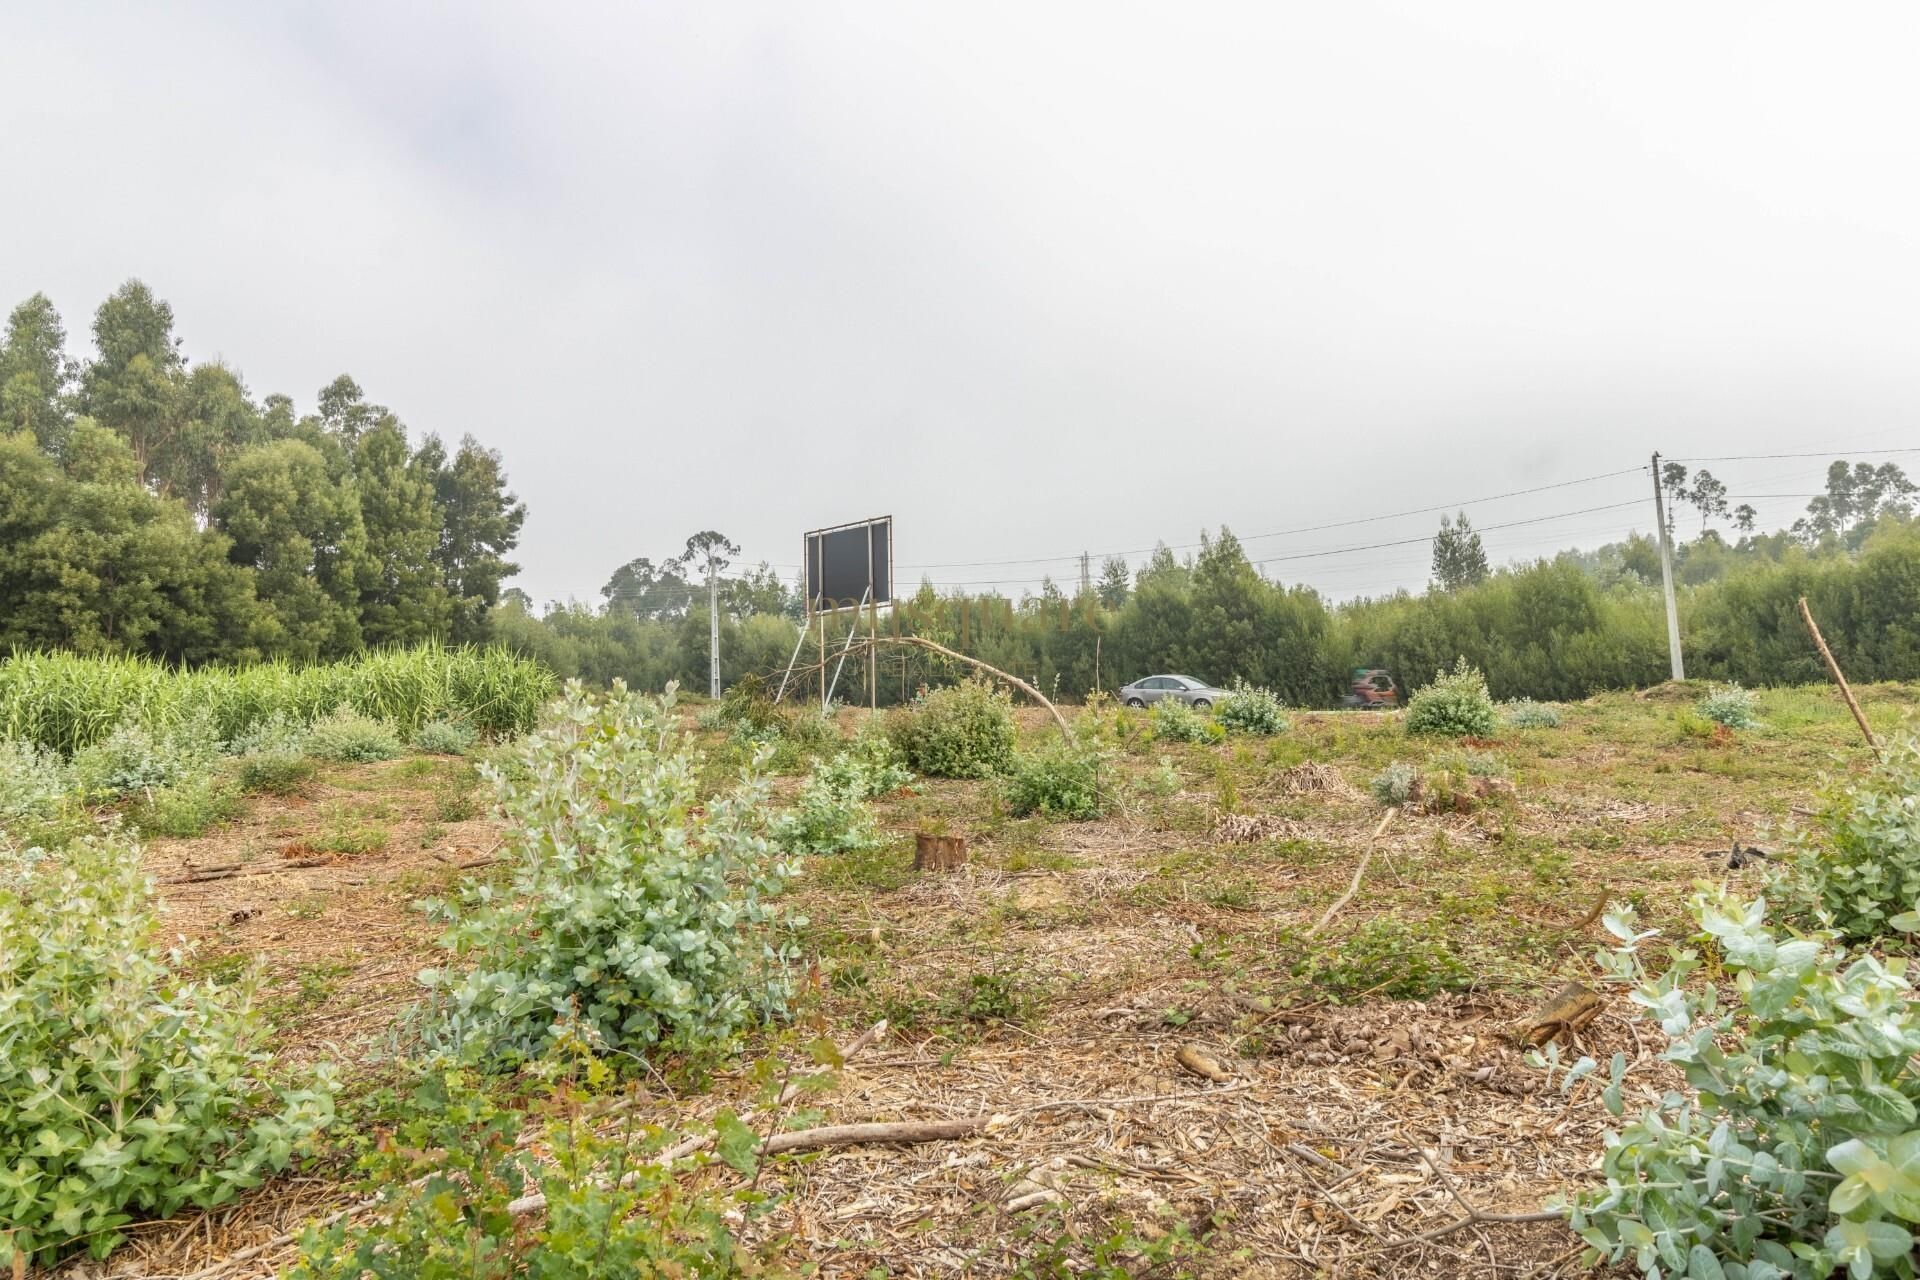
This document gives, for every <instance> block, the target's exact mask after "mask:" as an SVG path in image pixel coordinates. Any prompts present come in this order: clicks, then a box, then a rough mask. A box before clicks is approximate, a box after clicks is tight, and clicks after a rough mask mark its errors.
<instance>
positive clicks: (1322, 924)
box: [1307, 807, 1400, 938]
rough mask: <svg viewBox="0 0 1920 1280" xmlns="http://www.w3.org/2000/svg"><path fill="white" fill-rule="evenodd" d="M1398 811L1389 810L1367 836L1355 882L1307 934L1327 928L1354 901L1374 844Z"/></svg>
mask: <svg viewBox="0 0 1920 1280" xmlns="http://www.w3.org/2000/svg"><path fill="white" fill-rule="evenodd" d="M1398 812H1400V810H1399V809H1398V808H1397V807H1396V808H1392V809H1389V810H1387V816H1386V817H1384V818H1382V819H1380V825H1379V826H1377V827H1375V828H1374V829H1373V834H1372V835H1370V836H1368V837H1367V851H1366V852H1365V853H1364V854H1362V855H1361V856H1360V865H1359V866H1357V867H1355V868H1354V869H1353V883H1352V884H1350V885H1348V886H1347V891H1346V892H1345V893H1343V894H1341V895H1340V897H1339V899H1338V900H1337V901H1336V902H1335V903H1334V904H1333V905H1332V906H1330V907H1328V908H1327V910H1326V914H1324V915H1322V916H1321V917H1320V919H1319V922H1318V923H1316V924H1315V925H1314V926H1313V928H1311V929H1309V930H1307V936H1308V937H1309V938H1311V937H1313V935H1315V934H1316V933H1319V932H1320V931H1321V930H1322V929H1324V928H1326V927H1327V923H1328V922H1329V921H1330V920H1332V919H1333V918H1334V917H1335V916H1337V915H1339V914H1340V908H1342V907H1344V906H1346V905H1347V904H1348V903H1349V902H1352V901H1353V895H1354V894H1356V893H1358V892H1360V881H1361V880H1362V879H1364V878H1365V877H1366V874H1367V864H1368V863H1369V862H1372V861H1373V848H1374V845H1376V844H1378V843H1379V841H1380V837H1381V836H1383V835H1385V834H1386V830H1387V828H1388V826H1390V825H1392V823H1393V815H1394V814H1396V813H1398Z"/></svg>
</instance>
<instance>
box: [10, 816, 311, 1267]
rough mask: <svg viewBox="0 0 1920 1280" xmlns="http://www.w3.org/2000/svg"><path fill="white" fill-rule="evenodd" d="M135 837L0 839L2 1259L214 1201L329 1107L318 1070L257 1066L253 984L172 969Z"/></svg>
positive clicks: (44, 1254)
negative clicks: (0, 844) (294, 1074)
mask: <svg viewBox="0 0 1920 1280" xmlns="http://www.w3.org/2000/svg"><path fill="white" fill-rule="evenodd" d="M147 893H148V887H147V881H146V879H145V877H144V876H143V875H142V874H141V870H140V855H139V850H138V849H137V848H135V847H134V845H133V844H132V843H131V842H129V841H128V840H127V839H126V838H125V837H124V836H123V835H120V834H118V833H117V832H112V831H108V832H104V833H101V834H98V835H95V836H89V837H87V838H85V839H80V840H76V841H74V842H73V843H71V844H70V845H69V846H68V847H67V848H66V849H65V850H63V851H62V852H61V853H60V854H58V855H49V854H46V853H44V852H42V851H41V850H38V849H32V850H27V851H25V852H24V853H22V852H19V851H16V850H12V849H0V937H5V938H6V940H7V941H6V945H5V946H4V947H0V1046H3V1047H4V1052H0V1206H3V1207H4V1209H3V1214H4V1217H5V1219H6V1221H7V1225H8V1227H9V1228H11V1234H5V1233H0V1262H4V1261H8V1260H10V1254H11V1250H12V1249H15V1248H17V1249H19V1250H21V1251H22V1252H24V1253H26V1254H29V1255H34V1254H38V1255H40V1256H41V1258H42V1259H43V1260H44V1259H46V1258H50V1257H51V1256H53V1255H54V1254H56V1253H58V1252H60V1251H61V1250H62V1249H64V1248H65V1247H67V1246H68V1244H69V1243H70V1242H73V1243H77V1242H79V1241H82V1240H84V1241H86V1243H87V1245H88V1246H89V1247H90V1249H91V1250H92V1252H93V1253H94V1254H95V1256H97V1257H104V1256H105V1255H106V1254H107V1252H108V1251H109V1250H110V1249H111V1248H112V1247H113V1246H114V1245H115V1244H116V1243H118V1241H119V1240H120V1232H119V1228H120V1227H121V1226H123V1225H125V1224H126V1223H127V1222H129V1221H132V1220H133V1219H136V1218H141V1217H167V1216H169V1215H171V1214H173V1213H175V1212H176V1211H178V1210H180V1209H182V1208H184V1207H186V1206H189V1205H199V1206H208V1205H215V1204H221V1203H224V1202H226V1201H228V1200H230V1199H232V1198H233V1196H234V1194H235V1193H236V1192H237V1191H239V1190H241V1189H243V1188H246V1187H250V1186H253V1185H255V1184H256V1183H258V1182H259V1181H260V1180H261V1178H262V1177H263V1176H264V1175H265V1174H267V1173H268V1172H270V1171H273V1170H277V1169H281V1168H284V1167H285V1166H286V1165H287V1163H288V1161H289V1160H290V1159H291V1158H292V1156H293V1155H294V1153H295V1152H296V1151H299V1150H301V1149H303V1148H304V1146H305V1145H306V1143H307V1141H308V1140H309V1139H310V1138H311V1136H312V1135H313V1133H314V1132H315V1131H316V1130H317V1129H318V1128H320V1127H321V1126H322V1125H324V1124H325V1123H326V1122H327V1121H328V1119H329V1117H330V1116H331V1111H332V1104H331V1101H330V1098H329V1096H328V1093H327V1092H326V1080H325V1078H324V1076H323V1077H322V1078H321V1079H319V1080H318V1081H317V1082H316V1087H315V1088H313V1089H308V1090H296V1091H288V1092H282V1093H280V1094H278V1095H277V1097H276V1096H275V1095H274V1094H273V1093H272V1091H270V1090H269V1089H268V1088H267V1087H266V1085H265V1082H264V1080H263V1079H262V1074H261V1073H262V1068H263V1066H264V1064H265V1062H266V1055H265V1054H263V1053H261V1052H260V1051H259V1050H258V1049H256V1048H255V1047H254V1046H255V1044H256V1043H257V1042H258V1040H259V1039H260V1036H261V1034H262V1032H263V1031H264V1027H263V1026H262V1023H261V1020H260V1018H259V1017H258V1016H257V1014H256V1013H255V1011H254V1010H253V1007H252V1003H251V1000H252V991H251V987H250V986H249V985H247V984H245V983H243V984H241V985H240V986H238V987H232V988H225V989H222V988H218V987H215V986H214V985H212V984H210V983H188V982H183V981H181V980H180V979H179V978H178V977H176V976H175V975H174V974H173V973H172V972H171V971H170V969H169V968H168V963H167V960H166V959H165V958H164V957H163V956H162V954H161V953H159V952H158V951H156V950H155V948H154V946H153V942H152V939H153V937H154V935H155V934H156V933H157V932H158V923H159V922H158V921H157V920H156V919H155V916H154V911H153V908H152V905H151V903H150V902H149V900H148V897H147Z"/></svg>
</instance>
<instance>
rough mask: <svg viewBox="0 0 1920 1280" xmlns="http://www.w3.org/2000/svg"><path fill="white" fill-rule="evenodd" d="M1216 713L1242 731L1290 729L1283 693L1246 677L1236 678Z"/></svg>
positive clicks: (1260, 732)
mask: <svg viewBox="0 0 1920 1280" xmlns="http://www.w3.org/2000/svg"><path fill="white" fill-rule="evenodd" d="M1163 701H1164V699H1163ZM1214 715H1215V716H1217V717H1218V718H1219V721H1220V723H1221V724H1223V725H1225V726H1226V727H1227V728H1229V729H1236V730H1238V731H1239V732H1241V733H1256V734H1260V735H1262V736H1271V735H1273V734H1276V733H1285V732H1286V731H1287V709H1286V705H1285V704H1284V703H1282V702H1281V701H1280V696H1279V695H1278V694H1276V693H1274V691H1273V690H1271V689H1263V688H1260V687H1259V686H1257V685H1250V684H1248V683H1246V682H1245V681H1244V680H1236V681H1234V685H1233V692H1231V693H1229V694H1228V695H1227V696H1226V697H1224V698H1222V699H1221V700H1220V705H1219V707H1218V708H1216V709H1215V711H1214Z"/></svg>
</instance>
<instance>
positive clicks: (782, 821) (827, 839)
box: [768, 732, 913, 856]
mask: <svg viewBox="0 0 1920 1280" xmlns="http://www.w3.org/2000/svg"><path fill="white" fill-rule="evenodd" d="M911 781H913V774H912V773H911V772H910V771H909V770H908V769H907V767H906V766H905V765H903V764H901V763H900V760H899V758H898V756H897V755H896V753H895V752H894V749H893V746H892V744H891V743H890V742H889V741H888V739H887V738H886V737H885V736H884V735H882V734H879V733H872V732H869V733H864V734H862V735H861V736H860V737H859V738H857V739H856V740H855V741H854V744H853V746H851V747H849V748H848V749H846V750H845V751H842V752H840V753H839V754H838V755H836V756H834V757H833V758H832V759H831V760H827V761H823V762H822V763H821V764H820V765H819V766H818V767H817V768H815V769H814V771H813V773H812V774H811V775H810V776H809V777H808V778H807V781H806V782H805V783H804V784H803V785H802V786H801V788H800V794H799V796H798V797H797V798H796V799H795V801H794V805H793V808H791V809H788V810H785V811H784V812H782V813H780V814H778V815H777V816H776V817H775V818H774V820H773V822H772V824H771V825H770V826H769V828H768V835H769V836H770V837H771V839H772V840H773V842H774V843H775V844H776V845H778V846H779V847H780V848H781V849H783V850H785V851H786V852H787V853H790V854H793V855H795V856H800V855H804V854H815V855H829V854H840V853H853V852H857V851H860V850H865V849H873V848H877V847H879V845H880V844H881V843H882V838H881V835H880V832H879V829H878V828H877V827H876V826H875V825H874V816H873V809H872V808H871V807H870V806H869V805H868V804H867V801H868V800H870V799H872V798H873V797H875V796H883V795H886V794H887V793H888V792H890V791H898V790H899V789H900V788H901V787H904V786H906V785H907V783H909V782H911Z"/></svg>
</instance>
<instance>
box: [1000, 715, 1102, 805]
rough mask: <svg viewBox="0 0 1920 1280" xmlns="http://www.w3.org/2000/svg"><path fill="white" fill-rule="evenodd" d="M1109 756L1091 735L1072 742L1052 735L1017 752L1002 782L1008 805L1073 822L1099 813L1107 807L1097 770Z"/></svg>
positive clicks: (1099, 769)
mask: <svg viewBox="0 0 1920 1280" xmlns="http://www.w3.org/2000/svg"><path fill="white" fill-rule="evenodd" d="M1107 758H1108V757H1107V752H1106V751H1105V750H1104V749H1103V748H1102V747H1101V746H1100V744H1099V742H1098V741H1097V740H1096V739H1094V738H1093V737H1091V736H1090V735H1089V736H1086V737H1081V738H1076V739H1075V740H1074V741H1072V742H1066V741H1063V740H1061V739H1060V738H1058V737H1055V738H1053V739H1052V740H1050V741H1049V742H1047V743H1046V745H1044V746H1042V747H1040V748H1039V749H1038V750H1035V751H1024V752H1021V753H1019V754H1018V755H1016V756H1015V757H1014V761H1013V772H1012V773H1011V774H1010V775H1008V777H1007V779H1006V781H1005V783H1003V784H1002V786H1003V790H1004V794H1005V796H1006V802H1007V809H1008V811H1009V812H1011V813H1013V814H1014V815H1015V816H1016V817H1024V816H1026V815H1027V814H1030V813H1040V814H1045V815H1046V816H1048V817H1050V818H1067V819H1071V820H1073V821H1076V822H1083V821H1086V820H1087V819H1089V818H1097V817H1099V816H1100V815H1101V814H1102V813H1104V812H1106V809H1107V793H1106V791H1105V789H1104V788H1102V786H1101V776H1100V775H1101V769H1102V767H1103V766H1104V765H1105V764H1106V762H1107Z"/></svg>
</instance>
